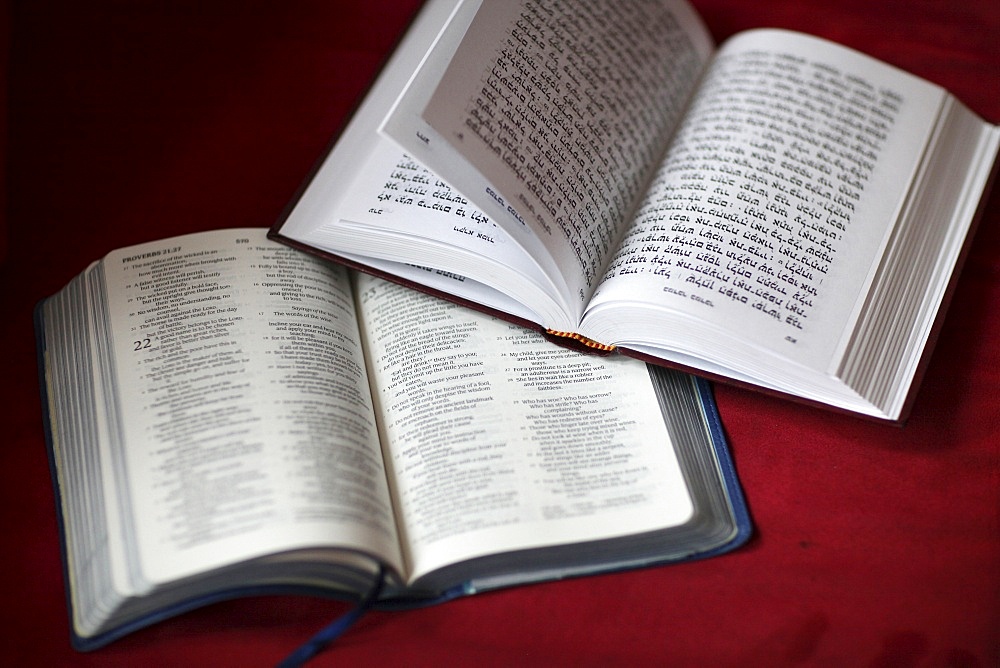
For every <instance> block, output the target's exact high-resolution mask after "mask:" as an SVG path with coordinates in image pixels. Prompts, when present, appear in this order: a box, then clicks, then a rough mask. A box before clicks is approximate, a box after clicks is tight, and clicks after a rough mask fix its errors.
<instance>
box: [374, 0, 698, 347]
mask: <svg viewBox="0 0 1000 668" xmlns="http://www.w3.org/2000/svg"><path fill="white" fill-rule="evenodd" d="M472 4H473V3H470V2H465V3H461V5H460V6H459V8H458V10H457V11H456V15H457V16H459V17H460V19H461V20H458V19H456V20H455V21H453V23H454V25H453V26H450V27H449V30H448V32H446V33H445V34H444V36H443V37H442V38H441V39H440V40H439V41H438V43H437V44H436V45H435V50H434V51H432V52H431V53H430V54H429V55H428V56H427V57H426V58H425V60H424V62H423V64H422V67H421V69H420V71H419V72H417V74H416V75H415V76H414V78H413V80H412V81H411V83H410V86H409V88H408V90H407V91H406V93H405V95H404V96H403V97H402V98H401V99H400V101H399V103H398V104H397V105H396V107H395V108H394V110H393V113H392V116H391V117H390V118H389V119H387V121H386V124H385V126H384V131H385V132H386V133H387V134H388V135H389V136H391V137H393V138H394V139H395V140H396V141H398V142H399V143H400V144H401V145H402V146H403V147H404V148H406V150H407V151H408V152H409V153H411V154H412V155H414V156H415V157H417V158H418V159H419V160H420V161H421V163H423V164H425V165H427V166H428V167H429V168H430V169H431V170H432V171H434V172H435V173H438V174H445V175H447V178H448V179H449V181H450V182H451V183H452V185H453V186H455V187H456V188H457V189H458V190H459V191H460V192H462V193H463V194H464V195H465V196H467V197H468V198H469V199H470V200H471V201H472V202H474V203H475V204H477V205H478V206H479V207H481V208H482V209H483V210H484V211H485V212H486V213H488V214H489V215H490V217H491V218H492V219H493V220H494V221H496V223H497V224H498V225H500V226H502V227H504V228H505V229H506V230H508V232H509V233H510V235H511V236H512V237H514V238H516V239H518V240H519V242H521V241H520V240H521V238H522V237H523V236H525V234H526V232H530V235H529V237H528V239H527V240H525V241H523V242H521V243H523V245H524V246H525V248H527V249H528V250H529V251H531V252H532V253H536V254H537V253H542V254H543V255H538V257H540V258H541V257H543V256H544V257H548V258H550V260H551V261H554V264H555V265H557V266H558V267H559V271H560V273H561V275H562V277H563V280H564V281H565V284H566V287H565V292H564V293H563V295H562V299H564V300H565V301H566V302H567V304H568V307H569V308H570V309H571V310H570V312H569V313H568V314H567V323H566V324H557V323H542V324H545V325H546V326H548V327H553V328H556V329H574V328H575V326H576V324H577V321H578V318H579V315H580V313H581V312H582V307H583V305H584V303H585V302H586V301H587V299H588V298H589V296H590V293H591V292H592V290H593V287H594V279H595V278H596V277H597V276H598V275H599V273H600V272H601V271H602V268H603V265H604V263H605V260H606V259H607V257H608V254H609V252H610V250H611V249H612V248H613V247H614V245H615V243H616V241H617V238H618V236H619V235H620V233H621V223H622V222H623V221H624V220H625V217H626V214H627V213H628V211H629V210H631V207H632V205H633V203H634V201H635V198H637V197H638V196H639V195H640V192H641V189H642V187H643V185H644V184H645V181H646V179H647V176H648V174H649V173H650V170H652V168H653V167H654V165H655V164H656V162H657V161H658V160H659V157H660V155H661V152H662V150H663V148H664V147H665V145H666V142H667V139H668V137H669V135H670V133H671V131H672V129H673V125H674V122H675V121H676V119H677V118H678V116H679V114H680V112H681V111H682V109H683V107H684V105H685V102H686V100H687V98H688V95H689V93H690V91H691V89H692V87H693V84H694V82H695V79H696V78H697V76H698V74H699V73H700V72H701V69H702V65H703V63H704V62H705V60H707V58H708V56H709V54H710V52H711V42H710V38H709V36H708V33H707V31H706V30H705V28H704V26H703V25H702V24H701V22H700V20H699V19H698V17H697V15H696V14H695V13H694V11H693V10H692V9H691V7H690V6H689V5H687V4H686V3H684V2H656V3H645V4H641V5H640V4H638V3H627V4H624V5H623V4H621V3H619V2H614V1H613V0H602V1H601V2H591V3H586V4H584V5H579V6H572V7H570V6H567V5H562V4H559V3H551V6H550V3H546V2H540V3H539V2H517V3H514V2H506V1H498V0H486V1H484V2H482V3H481V6H479V7H478V10H477V11H476V13H475V16H474V18H472V19H471V21H470V17H469V13H470V11H471V9H472V8H473V7H472ZM463 31H464V32H463ZM459 38H461V42H460V43H458V40H459ZM425 105H426V108H425ZM465 165H467V166H465ZM470 167H471V168H470ZM543 266H548V263H545V262H543Z"/></svg>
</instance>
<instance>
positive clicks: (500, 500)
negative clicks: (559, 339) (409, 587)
mask: <svg viewBox="0 0 1000 668" xmlns="http://www.w3.org/2000/svg"><path fill="white" fill-rule="evenodd" d="M358 300H359V311H360V314H361V320H362V326H363V329H364V330H365V331H366V340H367V342H368V346H369V360H370V364H371V367H372V368H371V371H370V372H371V375H372V379H373V381H374V387H375V388H376V390H375V392H376V395H377V403H378V405H379V406H380V412H381V413H382V414H383V416H384V417H383V420H384V422H383V423H382V432H383V438H382V440H383V443H384V447H385V449H386V462H387V467H388V468H389V469H390V474H391V475H390V477H391V479H392V480H393V481H394V495H395V497H396V502H397V503H396V505H397V513H398V516H399V524H400V527H401V529H400V531H401V533H402V538H403V543H404V546H406V549H407V555H406V556H407V562H408V565H409V566H410V577H411V578H416V577H419V576H421V575H423V574H425V573H427V572H429V571H432V570H434V569H436V568H439V567H441V566H444V565H447V564H449V563H454V562H458V561H461V560H464V559H470V558H473V557H477V556H483V555H486V554H493V553H500V552H505V551H509V550H516V549H523V548H532V547H541V546H546V545H558V544H566V543H573V542H579V541H585V540H595V539H600V538H609V537H614V536H621V535H627V534H632V533H637V532H642V531H648V530H654V529H662V528H665V527H670V526H675V525H678V524H681V523H683V522H684V521H685V520H687V519H688V518H689V517H690V516H691V513H692V503H691V499H690V497H689V495H688V491H687V488H686V485H685V483H684V480H683V478H682V475H681V471H680V468H679V466H678V462H677V460H676V457H675V455H674V450H673V447H672V446H671V442H670V436H669V434H668V433H667V429H666V426H665V424H664V418H663V417H662V415H661V412H660V408H659V405H658V403H657V400H656V397H655V395H654V392H653V390H652V387H651V381H650V378H649V372H648V370H647V368H646V366H645V364H642V363H640V362H637V361H635V360H629V359H625V358H621V357H614V358H599V357H594V356H588V355H580V354H579V353H575V352H572V351H568V350H566V349H564V348H561V347H558V346H556V345H554V344H552V343H550V342H548V341H546V340H545V339H544V338H542V337H541V336H540V335H538V334H537V333H534V332H531V331H526V330H524V329H523V328H520V327H517V326H513V325H509V324H507V323H504V322H502V321H499V320H496V319H493V318H490V317H488V316H484V315H482V314H480V313H477V312H473V311H470V310H468V309H464V308H461V307H459V306H456V305H454V304H450V303H448V302H444V301H441V300H436V299H433V298H430V297H427V296H426V295H422V294H420V293H417V292H414V291H412V290H407V289H405V288H401V287H400V286H398V285H394V284H391V283H387V282H384V281H381V280H379V279H375V278H372V277H369V276H359V277H358Z"/></svg>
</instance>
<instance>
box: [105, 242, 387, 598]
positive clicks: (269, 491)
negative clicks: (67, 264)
mask: <svg viewBox="0 0 1000 668" xmlns="http://www.w3.org/2000/svg"><path fill="white" fill-rule="evenodd" d="M105 267H106V269H105V270H106V275H107V282H108V295H109V300H110V304H111V311H112V323H113V331H112V335H113V340H114V356H115V357H114V358H115V364H116V366H117V372H118V376H117V377H118V381H119V388H118V389H119V393H120V395H121V406H122V410H121V415H122V416H123V420H122V421H123V424H122V426H121V429H122V439H121V440H122V443H124V451H123V452H121V453H119V455H118V456H120V457H122V458H123V460H124V466H123V468H124V470H125V473H126V475H127V481H126V484H127V490H128V496H129V497H130V502H131V506H132V507H133V508H134V518H133V527H132V529H133V531H134V533H135V535H136V536H137V539H138V549H139V557H140V564H141V567H142V570H143V574H144V576H145V578H146V579H147V580H148V581H149V582H150V583H151V584H155V583H158V582H166V581H170V580H173V579H176V578H181V577H184V576H187V575H192V574H195V573H198V572H200V571H203V570H207V569H211V568H215V567H220V566H224V565H226V564H230V563H235V562H238V561H241V560H244V559H249V558H252V557H256V556H261V555H264V554H267V553H270V552H273V551H278V550H292V549H296V548H307V547H334V546H336V547H347V548H354V549H359V550H363V551H366V552H368V553H374V554H377V555H380V556H381V557H382V558H383V559H385V560H386V561H387V562H388V563H390V564H392V565H394V566H397V567H398V566H399V564H400V559H399V555H398V547H397V546H398V543H397V537H396V533H395V527H394V524H393V518H392V512H391V509H390V502H389V497H388V490H387V486H386V483H385V473H384V470H383V465H382V459H381V452H380V450H379V443H378V437H377V431H376V426H375V418H374V414H373V412H372V406H371V395H370V392H369V389H368V379H367V375H366V369H365V362H364V358H363V356H362V350H361V346H360V344H359V341H358V330H357V323H356V320H355V317H354V300H353V298H352V295H351V293H350V285H349V281H348V280H347V276H346V272H344V271H343V270H342V269H338V268H333V267H331V266H328V265H326V264H323V263H321V262H319V261H317V260H315V259H314V258H310V257H309V256H307V255H305V254H301V253H297V252H296V251H293V250H292V249H289V248H286V247H283V246H279V245H277V244H274V243H272V242H269V241H267V240H266V238H265V230H223V231H219V232H211V233H203V234H198V235H191V236H187V237H180V238H177V239H173V240H168V241H163V242H157V243H151V244H146V245H143V246H138V247H133V248H129V249H125V250H124V251H120V252H116V253H113V254H111V255H110V256H109V257H108V258H107V260H106V262H105Z"/></svg>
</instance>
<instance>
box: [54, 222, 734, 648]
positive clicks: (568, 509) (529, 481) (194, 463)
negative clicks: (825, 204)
mask: <svg viewBox="0 0 1000 668" xmlns="http://www.w3.org/2000/svg"><path fill="white" fill-rule="evenodd" d="M266 234H267V230H266V229H263V228H260V229H233V230H218V231H212V232H202V233H197V234H192V235H188V236H183V237H177V238H173V239H167V240H162V241H155V242H150V243H146V244H143V245H140V246H135V247H129V248H124V249H121V250H117V251H114V252H111V253H110V254H108V255H107V256H106V257H105V258H104V259H103V260H101V261H98V262H95V263H93V264H92V265H91V266H90V267H88V268H87V269H86V271H84V272H83V273H82V274H80V275H79V276H77V277H76V278H75V279H74V280H73V281H72V282H71V283H70V284H68V285H67V286H66V287H65V288H64V289H63V290H62V291H60V292H59V293H57V294H56V295H54V296H52V297H50V298H48V299H46V300H44V301H43V302H41V303H40V304H39V305H38V307H37V309H36V328H37V334H38V342H39V347H38V349H39V356H40V365H39V368H40V373H41V375H42V388H43V392H44V397H43V404H44V406H45V409H46V410H45V415H46V424H47V436H48V443H49V449H50V460H51V464H52V470H53V478H54V487H55V490H56V494H57V508H58V510H59V524H60V529H61V534H62V547H63V560H64V568H65V578H66V583H67V588H68V596H67V598H68V602H69V608H70V619H71V629H72V634H73V642H74V645H75V646H76V647H77V648H80V649H92V648H95V647H99V646H101V645H103V644H105V643H107V642H110V641H112V640H114V639H116V638H118V637H120V636H122V635H123V634H126V633H128V632H130V631H133V630H135V629H138V628H140V627H142V626H145V625H148V624H151V623H152V622H155V621H157V620H160V619H163V618H165V617H168V616H170V615H174V614H178V613H180V612H183V611H185V610H189V609H191V608H193V607H195V606H199V605H205V604H207V603H210V602H213V601H218V600H222V599H225V598H229V597H234V596H239V595H245V594H255V595H256V594H261V593H267V592H274V593H278V592H293V593H307V594H318V595H331V596H343V597H347V598H351V597H360V596H362V594H363V593H365V592H368V591H370V590H371V589H372V587H373V579H375V578H380V581H382V586H381V595H380V597H379V599H378V600H377V601H375V605H376V606H383V607H390V608H391V607H398V606H404V605H411V604H425V603H430V602H437V601H444V600H448V599H450V598H454V597H457V596H465V595H470V594H474V593H477V592H482V591H487V590H491V589H495V588H499V587H507V586H512V585H518V584H522V583H528V582H535V581H541V580H549V579H558V578H567V577H572V576H579V575H585V574H591V573H598V572H607V571H612V570H618V569H627V568H637V567H642V566H650V565H653V564H660V563H666V562H671V561H677V560H682V559H689V558H694V557H704V556H709V555H713V554H719V553H721V552H724V551H726V550H730V549H733V548H734V547H736V546H738V545H740V544H741V543H742V542H744V541H745V540H746V539H747V537H748V536H749V533H750V530H751V529H750V523H749V518H748V514H747V510H746V508H745V505H744V502H743V499H742V495H741V492H740V489H739V486H738V482H737V479H736V476H735V472H734V469H733V465H732V462H731V460H730V457H729V454H728V452H727V449H726V445H725V441H724V437H723V433H722V427H721V424H720V423H719V421H718V416H717V414H716V412H715V407H714V403H713V400H712V397H711V393H710V390H709V388H708V387H707V384H706V382H705V381H704V380H696V379H694V378H693V377H691V376H689V375H686V374H681V373H679V372H676V371H667V370H665V369H662V368H659V367H650V366H647V365H646V364H644V363H642V362H641V361H638V360H633V359H628V358H625V357H596V356H591V355H579V354H578V353H575V352H573V351H569V350H567V349H565V348H563V347H560V346H556V345H554V344H553V343H552V342H550V341H547V340H546V339H545V338H544V337H542V336H540V335H539V334H538V333H537V332H533V331H530V330H526V329H524V328H522V327H519V326H517V325H513V324H511V323H508V322H505V321H502V320H499V319H496V318H494V317H492V316H489V315H486V314H483V313H480V312H478V311H474V310H471V309H465V308H463V307H461V306H458V305H455V304H452V303H449V302H447V301H444V300H439V299H435V298H433V297H430V296H428V295H424V294H421V293H420V292H417V291H414V290H410V289H408V288H405V287H402V286H399V285H397V284H394V283H390V282H386V281H383V280H382V279H379V278H377V277H373V276H370V275H365V274H360V275H352V274H351V273H350V272H349V271H348V270H347V269H346V268H344V267H341V266H337V265H335V264H333V263H328V262H324V261H321V260H319V259H317V258H314V257H311V256H309V255H308V254H305V253H300V252H298V251H295V250H293V249H291V248H288V247H287V246H284V245H281V244H277V243H274V242H273V241H270V240H268V239H267V236H266Z"/></svg>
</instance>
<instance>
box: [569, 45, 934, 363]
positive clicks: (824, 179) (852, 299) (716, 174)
mask: <svg viewBox="0 0 1000 668" xmlns="http://www.w3.org/2000/svg"><path fill="white" fill-rule="evenodd" d="M943 96H944V93H943V91H942V90H941V89H939V88H937V87H935V86H932V85H931V84H928V83H926V82H922V81H920V80H919V79H917V78H916V77H913V76H911V75H908V74H906V73H904V72H901V71H899V70H896V69H894V68H892V67H890V66H888V65H885V64H882V63H879V62H877V61H875V60H873V59H871V58H868V57H866V56H864V55H862V54H859V53H857V52H854V51H850V50H848V49H845V48H843V47H840V46H837V45H835V44H832V43H830V42H826V41H823V40H819V39H816V38H811V37H807V36H804V35H798V34H795V33H788V32H783V31H753V32H749V33H744V34H742V35H739V36H737V37H736V38H734V39H733V40H731V41H730V42H729V43H727V44H726V45H724V46H723V47H722V48H721V49H720V51H719V53H718V55H717V57H716V59H715V61H714V63H713V65H712V67H711V69H710V71H709V73H708V74H707V75H706V78H705V80H704V82H703V84H702V86H701V88H700V90H699V93H698V95H697V97H696V98H695V100H694V102H693V105H692V108H691V109H690V111H689V113H688V115H687V117H686V119H685V122H684V124H683V125H682V127H681V129H680V131H679V133H678V135H677V137H676V138H675V141H674V143H673V144H672V146H671V150H670V152H669V154H668V158H667V159H666V161H665V162H664V164H663V166H662V168H661V169H660V170H659V172H658V174H657V175H656V178H655V181H654V184H653V186H652V188H651V189H650V192H649V194H648V196H647V198H646V199H645V201H644V202H643V204H642V206H641V208H640V210H639V211H638V214H637V216H636V219H635V221H634V223H633V224H632V226H631V227H630V229H629V231H628V233H627V235H626V237H625V239H624V240H623V243H622V246H621V249H620V250H619V252H618V254H617V255H616V257H615V258H614V260H613V261H612V263H611V265H610V268H609V270H608V272H607V274H606V276H605V277H604V283H603V285H602V287H601V288H600V290H599V291H598V294H597V295H596V296H595V299H594V301H593V304H592V309H593V312H592V313H590V314H588V320H591V321H592V326H593V328H594V329H593V330H592V329H591V328H590V327H589V326H588V327H585V329H584V331H585V333H587V334H588V335H589V336H595V337H597V338H598V339H599V340H602V341H605V342H614V341H615V340H623V339H624V340H632V341H640V342H642V343H644V344H646V345H650V346H655V345H657V341H656V336H657V332H656V331H655V330H657V329H658V330H659V331H664V329H665V328H664V326H663V324H662V321H659V320H657V318H658V316H657V311H659V312H660V313H664V314H668V313H669V312H681V313H687V314H690V315H692V316H694V317H695V318H697V319H698V320H699V321H701V322H704V323H707V324H708V330H710V329H711V327H712V326H713V325H714V327H715V330H714V331H716V332H718V333H719V336H720V337H725V336H730V337H735V338H739V339H742V340H743V341H746V342H749V343H750V344H751V345H752V346H756V347H758V348H763V349H766V350H767V351H769V352H771V353H774V354H776V355H780V356H782V357H783V358H787V359H789V360H792V361H795V362H799V363H801V364H802V365H805V366H807V367H810V368H812V369H817V370H828V369H830V368H832V366H833V365H834V364H835V362H836V360H835V357H836V353H837V350H838V349H839V347H840V344H841V342H842V340H843V338H844V337H845V336H846V333H847V332H849V331H850V329H851V328H852V323H853V320H854V318H855V317H856V313H857V310H858V308H859V304H860V302H861V301H862V300H863V299H864V297H865V295H866V290H867V287H866V286H867V285H868V284H869V282H870V281H871V279H872V275H873V272H874V270H875V268H876V266H877V264H878V261H879V258H880V254H881V252H882V249H883V247H884V246H885V244H886V242H887V240H888V238H889V235H890V234H891V232H892V228H893V225H894V223H895V221H896V218H897V216H898V213H899V211H900V210H901V207H902V206H903V203H904V200H905V198H906V196H907V193H908V188H909V185H910V182H911V179H912V175H913V173H914V172H915V170H916V168H917V167H918V165H919V163H920V159H921V156H922V153H923V151H924V148H925V146H926V145H927V142H928V139H929V137H930V136H931V133H932V131H933V129H934V127H935V123H936V121H937V117H938V114H939V110H940V109H941V105H942V101H943ZM616 301H620V302H629V303H630V304H632V305H634V306H636V307H637V308H640V309H646V310H645V311H640V312H637V313H636V315H635V317H634V320H637V321H639V322H638V324H637V327H636V328H635V329H634V330H633V332H623V331H617V332H614V331H613V330H614V329H615V327H616V321H618V320H620V318H621V315H620V314H619V313H616V312H615V311H614V310H613V308H614V307H613V304H614V302H616ZM638 313H642V315H639V314H638ZM598 320H599V321H600V323H598ZM644 322H645V323H648V326H647V327H646V329H645V331H642V330H643V326H644V324H643V323H644ZM733 323H739V329H738V330H736V331H732V329H731V326H732V324H733ZM708 330H702V331H701V332H698V333H692V334H691V336H692V338H699V337H704V336H706V334H705V331H708ZM727 331H728V332H731V334H726V332H727ZM602 337H610V339H611V341H609V339H608V338H602ZM722 340H723V339H722V338H717V339H716V341H717V342H718V341H722ZM696 345H697V344H696ZM718 347H721V346H718ZM695 352H697V353H698V354H708V355H711V354H712V352H711V350H709V351H705V350H704V349H702V350H696V351H695ZM737 357H738V356H737Z"/></svg>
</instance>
